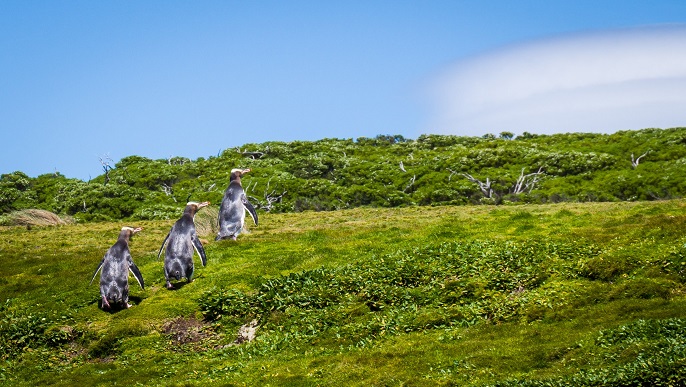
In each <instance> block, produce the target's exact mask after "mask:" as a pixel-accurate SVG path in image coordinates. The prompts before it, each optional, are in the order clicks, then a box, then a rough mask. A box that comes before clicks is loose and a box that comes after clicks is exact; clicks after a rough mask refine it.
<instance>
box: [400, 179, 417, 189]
mask: <svg viewBox="0 0 686 387" xmlns="http://www.w3.org/2000/svg"><path fill="white" fill-rule="evenodd" d="M416 178H417V175H413V176H412V178H411V179H410V183H409V184H408V185H407V187H405V189H404V190H403V192H407V190H408V189H410V187H412V185H413V184H414V181H415V179H416Z"/></svg>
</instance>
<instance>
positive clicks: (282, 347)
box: [0, 200, 686, 386]
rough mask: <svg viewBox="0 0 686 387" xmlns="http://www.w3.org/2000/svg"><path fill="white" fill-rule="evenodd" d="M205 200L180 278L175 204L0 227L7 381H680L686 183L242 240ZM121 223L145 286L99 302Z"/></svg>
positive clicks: (308, 222)
mask: <svg viewBox="0 0 686 387" xmlns="http://www.w3.org/2000/svg"><path fill="white" fill-rule="evenodd" d="M177 210H178V213H179V214H180V213H181V211H182V208H181V206H179V207H178V208H177ZM214 213H216V206H212V207H210V208H207V209H203V210H201V213H200V214H199V215H198V218H197V219H196V220H197V222H198V223H199V225H201V226H202V230H204V232H205V233H206V234H207V235H205V239H207V240H209V241H210V242H209V243H208V244H206V246H205V249H206V251H207V256H208V265H207V266H206V267H198V268H197V277H196V280H195V281H194V282H192V283H190V284H187V285H184V286H181V287H180V288H179V289H177V290H173V291H171V290H167V289H165V287H164V275H163V270H162V262H161V261H157V259H156V256H157V250H158V249H159V247H160V244H161V242H162V240H163V239H164V236H165V235H166V233H167V232H168V230H169V227H170V226H171V224H172V223H173V221H169V220H161V221H140V222H136V223H135V224H122V223H121V222H116V223H115V222H102V223H89V224H68V225H60V226H53V227H32V228H31V229H27V228H25V227H3V228H0V237H1V238H0V300H1V301H2V304H0V335H1V337H0V355H1V356H2V363H0V383H2V384H4V385H12V386H35V385H55V386H73V385H79V384H80V385H98V384H100V385H108V386H109V385H115V384H117V385H153V386H154V385H159V386H169V385H208V384H211V385H286V384H288V385H331V386H334V385H335V386H340V385H417V386H419V385H436V384H443V385H467V386H483V385H498V386H510V385H512V386H515V385H517V386H519V385H532V386H533V385H594V386H597V385H615V386H620V385H629V384H631V385H670V384H671V385H683V384H684V383H686V371H684V370H686V294H685V290H686V289H685V287H684V284H685V282H686V258H685V257H686V235H685V231H684V230H686V201H683V200H671V201H656V202H632V203H628V202H621V203H585V204H579V203H576V204H574V203H564V204H546V205H519V206H476V207H474V206H438V207H405V208H390V209H369V208H367V209H349V210H340V211H331V212H303V213H283V214H273V213H271V214H270V213H261V214H260V215H261V218H260V226H259V227H254V226H253V227H251V228H250V230H249V233H247V234H243V235H241V236H240V237H239V240H238V241H237V242H233V241H221V242H214V241H213V237H212V227H211V219H212V215H213V214H214ZM123 225H133V226H141V227H143V231H142V232H141V233H140V234H138V235H136V236H135V237H134V239H133V241H132V242H131V252H132V255H133V258H134V261H135V262H136V263H137V265H138V266H139V268H140V269H141V272H142V273H143V276H144V278H145V281H146V288H145V290H141V289H140V287H138V284H137V283H136V282H135V280H133V277H131V278H130V281H131V296H132V297H131V302H132V303H133V304H134V306H133V307H132V308H130V309H128V310H123V311H119V312H116V313H108V312H104V311H102V310H100V309H98V300H99V291H98V287H97V285H96V284H93V285H92V286H88V281H89V280H90V276H91V275H92V273H93V270H94V269H95V268H96V266H97V264H98V262H99V261H100V259H101V258H102V255H103V254H104V252H105V251H106V250H107V248H108V247H109V246H111V245H112V243H114V241H115V240H116V237H117V234H118V230H119V229H120V228H121V226H123ZM196 262H197V260H196ZM96 282H97V281H96ZM251 321H255V323H256V324H257V325H258V328H257V330H256V338H255V340H253V341H251V342H244V343H240V344H236V343H235V341H236V339H237V337H238V332H239V328H240V327H241V326H242V325H244V324H246V323H249V322H251ZM632 383H633V384H632Z"/></svg>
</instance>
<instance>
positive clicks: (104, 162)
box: [100, 155, 114, 185]
mask: <svg viewBox="0 0 686 387" xmlns="http://www.w3.org/2000/svg"><path fill="white" fill-rule="evenodd" d="M112 162H114V161H113V160H112V158H111V157H110V156H109V155H105V156H104V158H103V157H100V165H101V166H102V171H103V172H105V185H107V183H109V181H110V171H111V170H112V169H113V168H112V165H111V164H110V163H112Z"/></svg>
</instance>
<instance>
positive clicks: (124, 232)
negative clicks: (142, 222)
mask: <svg viewBox="0 0 686 387" xmlns="http://www.w3.org/2000/svg"><path fill="white" fill-rule="evenodd" d="M142 229H143V227H128V226H124V227H122V228H121V232H119V236H120V237H122V236H124V237H126V238H128V239H131V237H132V236H133V234H136V233H138V232H140V231H141V230H142Z"/></svg>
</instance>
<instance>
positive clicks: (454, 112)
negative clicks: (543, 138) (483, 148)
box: [426, 25, 686, 135]
mask: <svg viewBox="0 0 686 387" xmlns="http://www.w3.org/2000/svg"><path fill="white" fill-rule="evenodd" d="M430 96H431V106H432V110H433V112H432V115H431V120H430V122H429V126H428V127H427V128H426V129H427V131H428V132H433V133H436V132H438V133H450V134H459V135H482V134H485V133H494V134H497V133H499V132H501V131H510V132H515V133H521V132H524V131H528V132H532V133H556V132H614V131H617V130H624V129H641V128H647V127H663V128H666V127H674V126H686V25H668V26H651V27H641V28H632V29H625V30H615V31H604V32H594V33H585V34H576V35H571V36H564V37H557V38H550V39H545V40H539V41H533V42H528V43H524V44H517V45H513V46H508V47H504V48H501V49H497V50H493V51H491V52H488V53H485V54H481V55H478V56H474V57H470V58H466V59H464V60H461V61H459V62H457V63H455V64H454V65H453V66H451V67H450V68H448V69H446V70H445V71H443V72H442V74H440V75H437V76H436V77H435V78H434V80H433V82H432V83H431V86H430Z"/></svg>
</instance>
